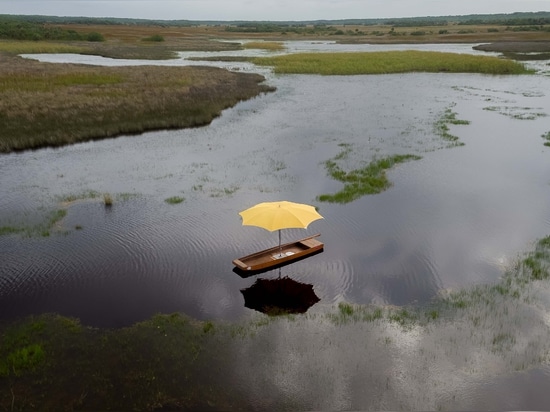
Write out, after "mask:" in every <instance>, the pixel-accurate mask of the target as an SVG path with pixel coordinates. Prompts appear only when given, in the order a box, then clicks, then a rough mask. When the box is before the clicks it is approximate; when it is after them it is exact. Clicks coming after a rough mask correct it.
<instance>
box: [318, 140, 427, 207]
mask: <svg viewBox="0 0 550 412" xmlns="http://www.w3.org/2000/svg"><path fill="white" fill-rule="evenodd" d="M343 147H344V149H343V150H342V151H341V152H340V153H339V154H337V155H336V156H335V157H334V158H333V159H330V160H327V161H326V162H325V168H326V170H327V173H328V175H329V176H330V177H332V178H333V179H335V180H338V181H340V182H342V183H344V188H343V189H342V190H340V191H339V192H337V193H334V194H322V195H320V196H318V197H317V200H319V201H321V202H329V203H349V202H353V201H354V200H356V199H359V198H360V197H362V196H365V195H372V194H377V193H381V192H383V191H384V190H386V189H387V188H389V187H390V186H391V182H390V181H389V180H388V178H387V176H386V170H388V169H390V168H392V167H393V166H395V165H397V164H399V163H404V162H407V161H410V160H419V159H421V157H420V156H416V155H393V156H388V157H385V158H382V159H375V160H373V161H372V162H370V163H369V164H367V165H366V166H365V167H363V168H361V169H355V170H351V171H349V172H346V171H344V170H343V169H342V167H341V166H340V165H339V163H338V162H339V161H341V160H343V159H345V158H346V157H347V156H348V154H349V153H350V151H351V147H350V146H349V145H345V146H343Z"/></svg>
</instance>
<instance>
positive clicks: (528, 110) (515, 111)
mask: <svg viewBox="0 0 550 412" xmlns="http://www.w3.org/2000/svg"><path fill="white" fill-rule="evenodd" d="M483 110H487V111H490V112H497V113H499V114H502V115H503V116H507V117H510V118H512V119H516V120H535V119H537V118H539V117H546V116H548V114H547V113H545V112H541V111H539V110H540V109H537V108H532V107H508V106H487V107H484V108H483Z"/></svg>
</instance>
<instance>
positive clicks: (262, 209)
mask: <svg viewBox="0 0 550 412" xmlns="http://www.w3.org/2000/svg"><path fill="white" fill-rule="evenodd" d="M239 215H241V217H242V218H243V225H245V226H258V227H261V228H264V229H266V230H269V231H270V232H273V231H275V230H280V229H291V228H300V229H305V228H307V227H308V225H309V224H310V223H311V222H313V221H315V220H317V219H322V218H323V216H321V215H320V214H319V213H317V211H316V210H315V208H314V207H313V206H310V205H305V204H302V203H294V202H287V201H286V200H283V201H279V202H264V203H258V204H257V205H256V206H252V207H251V208H249V209H246V210H243V211H242V212H240V213H239Z"/></svg>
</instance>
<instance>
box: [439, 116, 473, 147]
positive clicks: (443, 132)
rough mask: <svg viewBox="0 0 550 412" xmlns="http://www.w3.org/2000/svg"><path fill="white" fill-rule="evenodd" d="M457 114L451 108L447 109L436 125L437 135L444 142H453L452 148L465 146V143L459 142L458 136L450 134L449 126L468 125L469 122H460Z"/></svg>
mask: <svg viewBox="0 0 550 412" xmlns="http://www.w3.org/2000/svg"><path fill="white" fill-rule="evenodd" d="M456 115H457V113H455V112H453V111H452V110H451V109H450V108H448V109H446V110H445V112H444V113H443V114H442V116H441V117H440V118H439V120H438V121H437V122H436V123H435V125H434V128H435V132H436V134H437V135H439V136H440V137H441V138H442V139H443V140H447V141H449V142H451V145H452V146H463V145H464V143H462V142H459V141H458V136H455V135H453V134H451V133H450V129H449V125H467V124H470V122H469V121H468V120H460V119H457V118H456Z"/></svg>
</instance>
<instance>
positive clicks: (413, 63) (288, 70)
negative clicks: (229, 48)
mask: <svg viewBox="0 0 550 412" xmlns="http://www.w3.org/2000/svg"><path fill="white" fill-rule="evenodd" d="M253 62H254V63H255V64H258V65H262V66H273V67H274V70H275V72H276V73H280V74H322V75H357V74H388V73H409V72H430V73H440V72H447V73H482V74H526V73H532V71H531V70H529V69H527V68H525V66H524V65H523V64H521V63H518V62H515V61H512V60H503V59H499V58H498V57H492V56H475V55H467V54H457V53H441V52H429V51H413V50H409V51H387V52H348V53H299V54H290V55H284V56H273V57H256V58H254V59H253Z"/></svg>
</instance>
